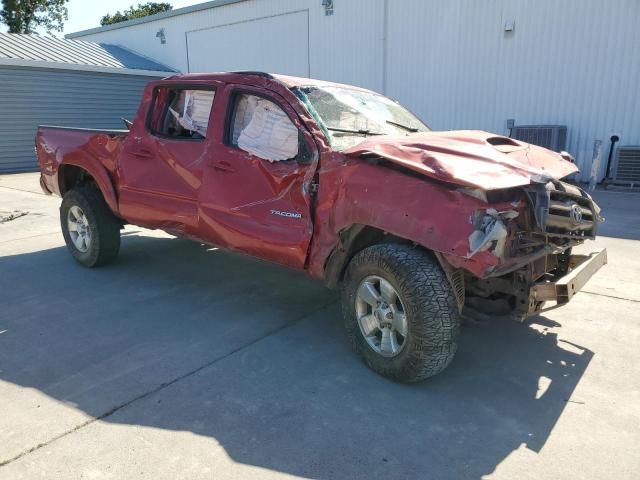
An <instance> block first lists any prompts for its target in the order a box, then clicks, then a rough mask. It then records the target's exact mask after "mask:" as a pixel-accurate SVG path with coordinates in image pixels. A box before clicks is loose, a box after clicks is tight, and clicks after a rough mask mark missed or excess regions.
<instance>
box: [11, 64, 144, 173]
mask: <svg viewBox="0 0 640 480" xmlns="http://www.w3.org/2000/svg"><path fill="white" fill-rule="evenodd" d="M150 80H151V78H150V77H143V76H134V75H122V74H105V73H93V72H79V71H78V72H76V71H70V70H52V69H38V68H26V67H25V68H18V67H6V66H0V172H3V171H21V170H33V169H35V168H37V165H36V160H35V156H34V150H33V148H34V141H33V139H34V135H35V131H36V128H37V126H38V125H43V124H46V125H62V126H67V127H88V128H124V126H123V123H122V120H120V117H125V118H132V117H133V116H134V114H135V112H136V109H137V107H138V104H139V101H140V97H141V94H142V91H143V88H144V86H145V85H146V84H147V82H149V81H150Z"/></svg>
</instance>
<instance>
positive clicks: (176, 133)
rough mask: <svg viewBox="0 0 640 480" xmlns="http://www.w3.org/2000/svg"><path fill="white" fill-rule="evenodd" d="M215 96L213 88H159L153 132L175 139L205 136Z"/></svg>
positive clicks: (150, 123) (153, 111) (151, 122)
mask: <svg viewBox="0 0 640 480" xmlns="http://www.w3.org/2000/svg"><path fill="white" fill-rule="evenodd" d="M214 97H215V90H213V89H211V90H205V89H190V88H169V87H159V88H157V89H156V90H155V91H154V96H153V103H152V105H151V112H150V116H149V118H150V120H149V130H150V131H151V133H153V134H154V135H159V136H162V137H169V138H175V139H189V140H198V139H204V138H206V137H207V129H208V126H209V116H210V114H211V108H212V106H213V99H214Z"/></svg>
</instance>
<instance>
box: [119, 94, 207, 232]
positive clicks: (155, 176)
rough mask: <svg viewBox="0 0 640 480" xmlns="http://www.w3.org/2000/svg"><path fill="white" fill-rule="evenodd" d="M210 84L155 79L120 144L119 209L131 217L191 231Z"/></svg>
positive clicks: (203, 156)
mask: <svg viewBox="0 0 640 480" xmlns="http://www.w3.org/2000/svg"><path fill="white" fill-rule="evenodd" d="M214 98H215V87H214V86H211V85H210V84H208V85H203V84H194V85H182V84H181V85H174V84H167V85H162V84H161V85H159V86H157V87H156V88H154V90H153V92H152V98H151V100H150V101H149V107H148V111H147V112H145V113H146V119H145V118H143V117H144V116H145V114H144V113H143V114H142V115H139V116H138V121H136V122H135V123H134V126H133V128H132V130H131V132H130V133H129V136H128V137H127V140H126V142H125V144H124V145H123V149H122V153H121V156H120V163H119V166H118V174H119V176H120V199H119V202H120V212H121V214H122V216H123V217H124V218H126V219H127V220H129V221H130V222H132V223H136V224H138V225H143V226H147V227H151V228H161V229H163V230H168V231H171V232H176V233H182V234H187V235H191V234H193V233H194V232H195V230H196V229H197V225H198V191H199V190H200V186H201V184H202V173H203V170H204V168H205V164H206V158H207V152H208V146H209V145H210V143H211V139H210V138H209V135H208V125H209V117H210V113H211V110H212V106H213V101H214Z"/></svg>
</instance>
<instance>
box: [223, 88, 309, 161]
mask: <svg viewBox="0 0 640 480" xmlns="http://www.w3.org/2000/svg"><path fill="white" fill-rule="evenodd" d="M232 108H233V110H232V113H231V117H230V118H231V123H230V128H229V138H228V141H229V143H231V144H232V145H234V146H236V147H238V148H240V149H241V150H244V151H245V152H248V153H250V154H252V155H255V156H256V157H260V158H262V159H264V160H269V161H270V162H278V161H281V160H289V159H292V158H295V157H296V156H297V155H298V129H297V128H296V126H295V125H294V124H293V123H292V122H291V120H290V119H289V117H288V116H287V114H286V113H285V112H284V111H283V110H282V109H281V108H280V107H279V106H278V105H276V104H275V103H273V102H272V101H270V100H267V99H265V98H262V97H258V96H256V95H248V94H238V95H235V96H234V98H233V107H232Z"/></svg>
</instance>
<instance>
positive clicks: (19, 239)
mask: <svg viewBox="0 0 640 480" xmlns="http://www.w3.org/2000/svg"><path fill="white" fill-rule="evenodd" d="M56 233H60V230H56V231H55V232H47V233H39V234H37V235H30V236H28V237H21V238H12V239H11V240H3V241H2V242H0V245H4V244H5V243H11V242H19V241H21V240H28V239H30V238H37V237H46V236H49V235H55V234H56Z"/></svg>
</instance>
